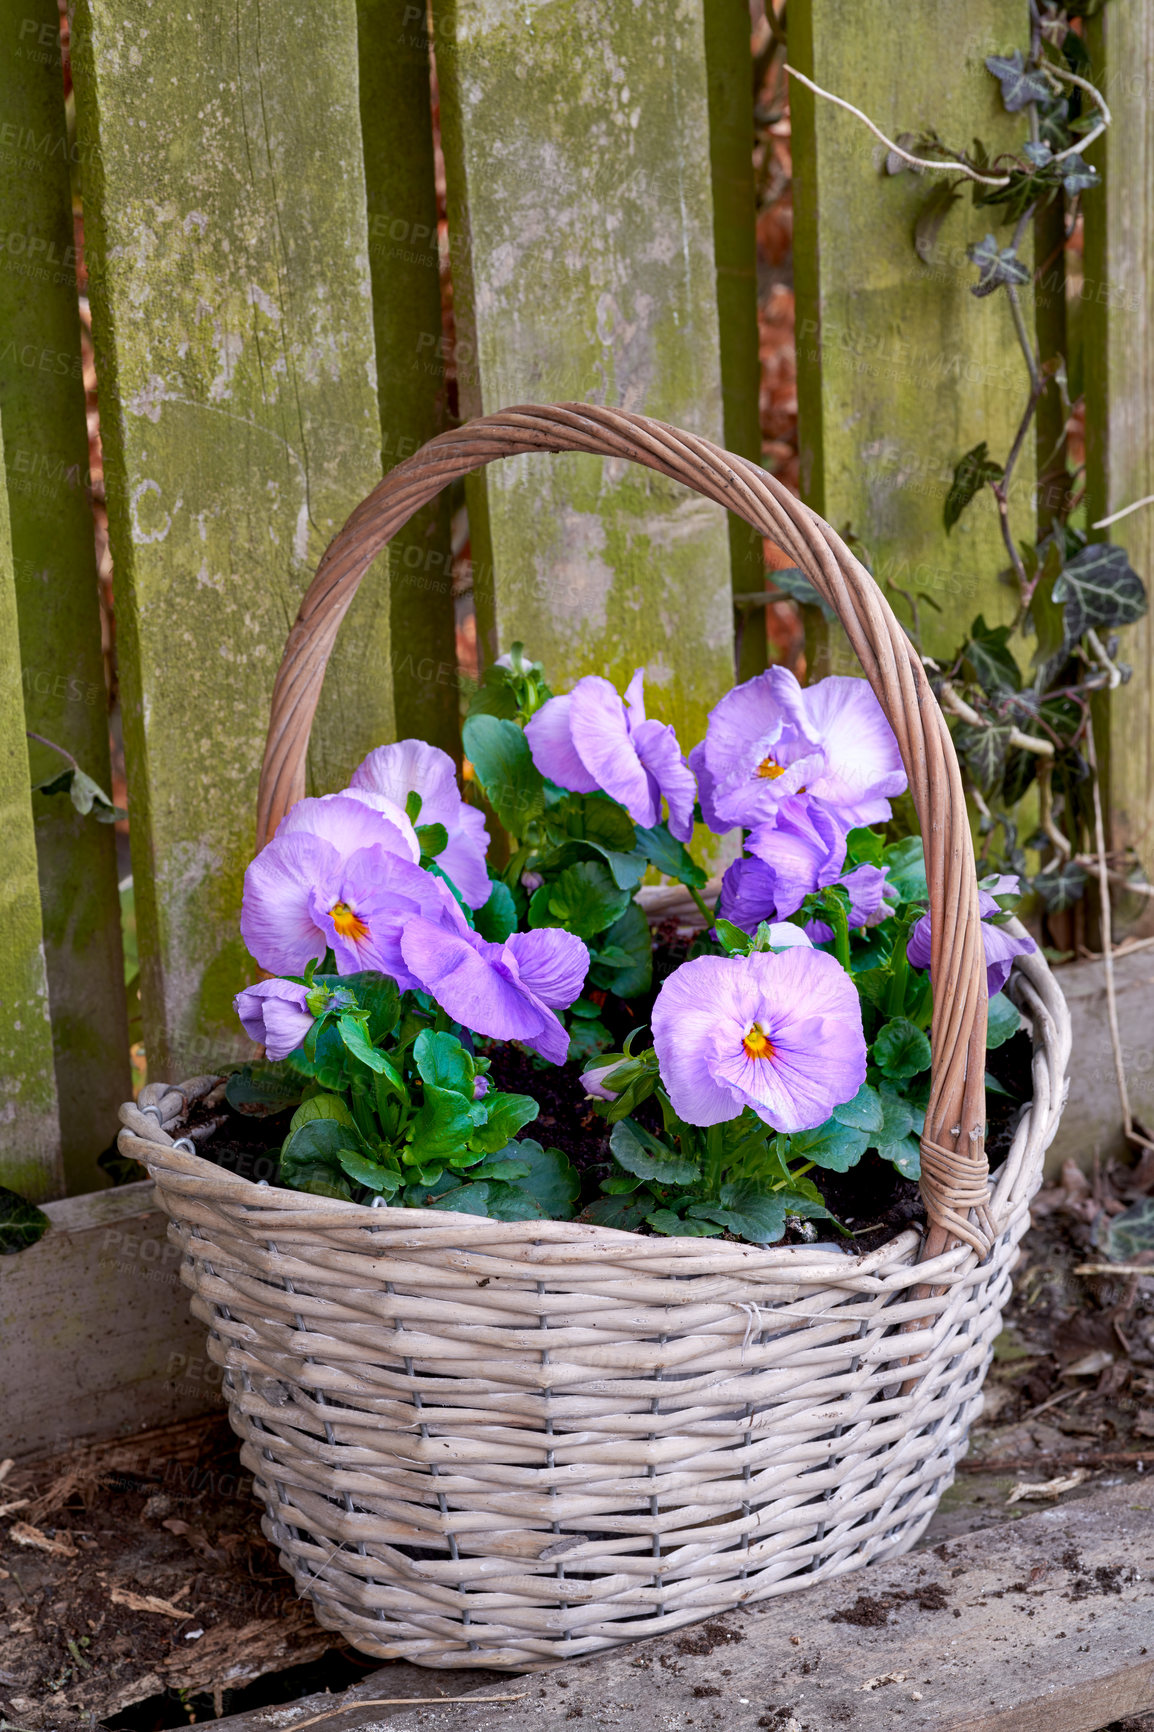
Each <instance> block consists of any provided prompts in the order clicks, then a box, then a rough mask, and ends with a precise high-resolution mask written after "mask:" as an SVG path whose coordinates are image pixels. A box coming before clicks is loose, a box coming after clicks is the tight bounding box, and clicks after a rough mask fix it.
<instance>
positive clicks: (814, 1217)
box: [777, 1177, 834, 1221]
mask: <svg viewBox="0 0 1154 1732" xmlns="http://www.w3.org/2000/svg"><path fill="white" fill-rule="evenodd" d="M777 1195H778V1196H779V1197H780V1198H781V1201H782V1204H783V1206H784V1208H785V1212H786V1214H787V1215H800V1216H801V1218H802V1220H803V1221H818V1220H826V1221H832V1220H833V1218H834V1217H833V1216H832V1215H831V1214H830V1212H829V1210H828V1209H827V1208H826V1206H825V1201H824V1199H823V1197H822V1194H821V1192H820V1191H819V1190H818V1188H817V1186H816V1185H815V1184H814V1182H813V1180H812V1179H807V1178H805V1177H802V1178H794V1180H793V1182H792V1184H790V1185H789V1186H787V1187H786V1189H785V1190H784V1191H778V1192H777Z"/></svg>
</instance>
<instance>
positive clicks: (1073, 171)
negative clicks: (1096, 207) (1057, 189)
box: [1062, 154, 1100, 198]
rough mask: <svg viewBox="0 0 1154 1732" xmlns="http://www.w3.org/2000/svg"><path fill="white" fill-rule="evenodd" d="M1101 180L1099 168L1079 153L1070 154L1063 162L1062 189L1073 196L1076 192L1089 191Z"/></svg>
mask: <svg viewBox="0 0 1154 1732" xmlns="http://www.w3.org/2000/svg"><path fill="white" fill-rule="evenodd" d="M1099 180H1100V176H1099V174H1098V170H1097V169H1096V168H1092V167H1091V166H1090V164H1089V163H1088V162H1086V161H1085V160H1084V158H1083V157H1081V156H1078V155H1077V154H1075V155H1074V156H1068V157H1067V158H1066V160H1065V161H1064V162H1063V164H1062V190H1063V191H1064V192H1066V193H1068V194H1069V196H1070V197H1071V198H1073V197H1074V195H1075V194H1076V193H1080V192H1088V191H1089V189H1090V188H1091V187H1093V186H1097V185H1098V184H1099Z"/></svg>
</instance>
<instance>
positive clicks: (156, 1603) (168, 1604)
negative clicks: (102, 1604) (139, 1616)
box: [108, 1588, 193, 1623]
mask: <svg viewBox="0 0 1154 1732" xmlns="http://www.w3.org/2000/svg"><path fill="white" fill-rule="evenodd" d="M187 1592H188V1589H187V1588H182V1589H181V1598H182V1599H183V1597H184V1595H185V1594H187ZM108 1597H109V1599H110V1600H111V1601H112V1603H113V1605H114V1606H127V1607H128V1610H129V1611H130V1612H155V1614H156V1616H157V1617H158V1618H179V1619H180V1621H181V1622H182V1623H183V1622H184V1620H185V1619H186V1618H191V1617H192V1615H193V1613H192V1609H191V1608H187V1609H186V1610H185V1611H183V1612H182V1611H181V1609H180V1607H179V1606H174V1605H173V1603H172V1601H171V1600H162V1599H159V1598H158V1597H157V1595H156V1594H134V1593H133V1592H132V1589H131V1588H113V1590H112V1592H111V1593H110V1594H109V1596H108Z"/></svg>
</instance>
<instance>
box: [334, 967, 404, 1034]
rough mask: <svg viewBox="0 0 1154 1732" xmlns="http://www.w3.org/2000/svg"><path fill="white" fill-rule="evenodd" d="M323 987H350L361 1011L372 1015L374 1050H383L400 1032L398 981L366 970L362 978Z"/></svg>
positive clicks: (370, 1029)
mask: <svg viewBox="0 0 1154 1732" xmlns="http://www.w3.org/2000/svg"><path fill="white" fill-rule="evenodd" d="M321 984H322V985H329V986H345V987H348V989H349V991H350V992H352V993H353V995H354V996H355V998H356V1001H357V1003H358V1005H359V1006H360V1007H361V1009H362V1010H367V1011H368V1013H369V1020H368V1025H367V1026H368V1036H369V1039H370V1041H371V1042H372V1043H373V1045H374V1046H379V1045H380V1043H381V1042H382V1041H383V1040H385V1039H387V1037H388V1036H389V1035H390V1034H392V1032H393V1030H394V1029H395V1028H396V1026H397V1019H398V1017H399V1016H400V1014H401V994H400V991H399V990H398V987H397V983H396V981H395V980H393V979H392V978H391V977H390V976H389V975H387V974H378V973H377V972H376V970H375V969H364V970H362V971H361V972H360V973H358V974H345V975H338V976H335V977H333V978H332V979H324V980H322V983H321Z"/></svg>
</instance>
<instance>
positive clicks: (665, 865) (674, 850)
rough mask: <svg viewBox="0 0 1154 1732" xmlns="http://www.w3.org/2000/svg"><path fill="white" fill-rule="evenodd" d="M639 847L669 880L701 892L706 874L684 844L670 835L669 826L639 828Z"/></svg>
mask: <svg viewBox="0 0 1154 1732" xmlns="http://www.w3.org/2000/svg"><path fill="white" fill-rule="evenodd" d="M637 846H638V848H639V849H640V850H641V852H642V853H643V854H644V856H645V858H646V859H647V860H648V862H649V864H650V865H651V866H655V867H656V868H657V870H658V872H664V874H665V876H666V877H667V878H676V880H677V882H678V883H679V884H688V885H691V886H692V888H693V889H694V890H700V889H701V888H702V886H703V885H704V884H705V883H706V876H705V873H704V872H703V871H702V869H701V867H700V866H699V865H698V864H697V862H696V860H695V859H694V858H693V856H692V854H691V853H690V852H689V850H688V848H687V847H686V846H685V844H684V842H678V841H677V840H676V838H675V837H673V836H671V835H670V834H669V826H668V825H667V824H665V823H661V824H654V826H653V828H652V829H650V830H643V829H641V828H640V827H638V830H637Z"/></svg>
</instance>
